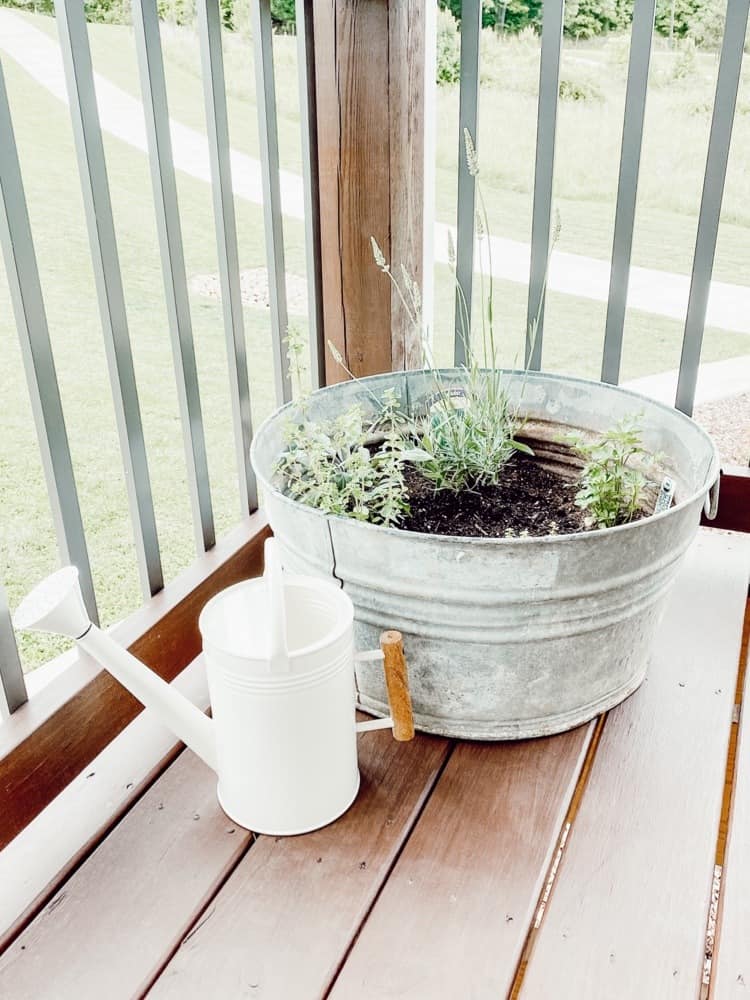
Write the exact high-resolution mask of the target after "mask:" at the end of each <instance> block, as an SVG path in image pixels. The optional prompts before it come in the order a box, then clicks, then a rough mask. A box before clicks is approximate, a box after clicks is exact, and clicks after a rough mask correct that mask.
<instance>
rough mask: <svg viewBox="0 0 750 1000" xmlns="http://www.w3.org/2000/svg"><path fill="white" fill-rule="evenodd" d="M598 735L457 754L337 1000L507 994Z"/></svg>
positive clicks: (465, 748)
mask: <svg viewBox="0 0 750 1000" xmlns="http://www.w3.org/2000/svg"><path fill="white" fill-rule="evenodd" d="M592 728H593V723H591V724H590V725H589V726H584V727H581V728H580V729H577V730H574V731H573V732H569V733H564V734H563V735H561V736H554V737H548V738H546V739H540V740H526V741H523V742H518V743H495V744H478V743H474V744H472V743H463V744H460V745H459V746H458V747H457V748H456V750H455V751H454V752H453V755H452V756H451V759H450V762H449V763H448V766H447V767H446V769H445V771H444V772H443V774H442V776H441V779H440V782H439V784H438V786H437V788H436V789H435V791H434V792H433V795H432V797H431V798H430V801H429V803H428V805H427V807H426V809H425V811H424V813H423V815H422V817H421V818H420V821H419V823H418V824H417V827H416V829H415V831H414V833H413V834H412V836H411V838H410V840H409V842H408V844H407V845H406V848H405V849H404V852H403V854H402V855H401V857H400V859H399V861H398V863H397V865H396V867H395V869H394V871H393V873H392V875H391V877H390V878H389V880H388V883H387V885H386V886H385V888H384V890H383V892H382V894H381V896H380V898H379V899H378V902H377V903H376V905H375V907H374V909H373V911H372V913H371V914H370V916H369V918H368V920H367V923H366V924H365V926H364V928H363V929H362V932H361V933H360V935H359V937H358V939H357V942H356V944H355V946H354V948H353V950H352V952H351V954H350V956H349V958H348V959H347V961H346V964H345V965H344V967H343V969H342V971H341V974H340V976H339V978H338V980H337V982H336V985H335V987H334V989H333V991H332V993H331V996H332V998H334V1000H345V998H352V1000H354V998H357V1000H367V998H374V997H399V998H404V1000H406V998H409V1000H423V998H429V1000H443V998H444V1000H457V998H459V997H471V998H473V1000H484V998H487V1000H496V998H498V997H501V996H504V995H505V994H506V992H507V990H508V989H509V988H510V985H511V983H512V981H513V976H514V973H515V969H516V965H517V963H518V960H519V957H520V954H521V950H522V948H523V945H524V942H525V940H526V935H527V933H528V930H529V927H530V924H531V922H532V920H533V918H534V912H535V910H536V907H537V903H538V900H539V895H540V891H541V889H542V888H543V885H544V880H545V876H546V873H547V869H548V867H549V864H550V860H551V858H552V857H553V855H554V852H555V850H556V848H557V843H558V838H559V835H560V829H561V827H562V824H563V820H564V818H565V814H566V811H567V809H568V806H569V804H570V800H571V796H572V794H573V791H574V789H575V785H576V781H577V779H578V776H579V773H580V770H581V767H582V764H583V761H584V757H585V753H586V750H587V747H588V745H589V740H590V738H591V733H592Z"/></svg>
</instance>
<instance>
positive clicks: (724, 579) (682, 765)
mask: <svg viewBox="0 0 750 1000" xmlns="http://www.w3.org/2000/svg"><path fill="white" fill-rule="evenodd" d="M749 563H750V547H749V546H748V540H747V539H746V538H745V537H744V536H741V535H729V534H725V533H718V532H717V533H712V532H710V531H702V532H701V533H700V535H699V538H698V540H697V542H696V544H695V545H694V546H693V548H692V549H691V550H690V552H689V553H688V556H687V557H686V561H685V564H684V565H683V567H682V569H681V571H680V574H679V577H678V580H677V582H676V585H675V588H674V590H673V592H672V595H671V597H670V600H669V605H668V608H667V612H666V614H665V617H664V620H663V623H662V626H661V629H660V632H659V635H658V637H657V640H656V644H655V648H654V652H653V656H652V662H651V666H650V669H649V673H648V676H647V679H646V681H645V682H644V684H643V686H642V687H641V689H640V690H639V691H638V692H636V694H634V695H633V696H632V697H631V698H630V699H628V701H626V702H625V703H624V704H623V705H621V706H619V707H618V708H616V709H613V710H612V711H611V712H610V714H609V717H608V719H607V723H606V725H605V727H604V732H603V735H602V739H601V743H600V745H599V749H598V752H597V755H596V759H595V761H594V765H593V768H592V770H591V774H590V777H589V782H588V786H587V789H586V793H585V795H584V796H583V799H582V802H581V805H580V809H579V811H578V815H577V817H576V820H575V823H574V824H573V828H572V831H571V834H570V836H569V838H568V844H567V848H566V851H565V854H564V856H563V859H562V863H561V865H560V868H559V871H558V875H557V880H556V882H555V886H554V888H553V892H552V897H551V900H550V903H549V905H548V907H547V911H546V913H545V917H544V920H543V922H542V925H541V929H540V931H539V934H538V937H537V940H536V943H535V947H534V949H533V951H532V953H531V957H530V961H529V964H528V968H527V970H526V973H525V977H524V980H523V985H522V988H521V991H520V995H521V998H522V1000H548V998H549V997H555V1000H566V998H571V1000H573V998H575V1000H586V998H591V1000H601V998H602V997H606V998H607V1000H620V998H622V1000H625V998H627V1000H632V998H633V997H654V998H656V997H658V998H659V1000H670V998H674V1000H685V998H686V997H696V996H697V995H698V990H699V987H700V980H701V975H702V967H703V958H704V949H705V934H706V923H707V916H708V909H709V903H710V893H711V881H712V876H713V868H714V857H715V851H716V839H717V834H718V828H719V816H720V812H721V802H722V793H723V779H724V766H725V762H726V755H727V745H728V739H729V730H730V724H731V717H732V706H733V702H734V690H735V678H736V674H737V663H738V654H739V646H740V634H741V626H742V617H743V609H744V605H745V600H746V596H747V584H748V565H749Z"/></svg>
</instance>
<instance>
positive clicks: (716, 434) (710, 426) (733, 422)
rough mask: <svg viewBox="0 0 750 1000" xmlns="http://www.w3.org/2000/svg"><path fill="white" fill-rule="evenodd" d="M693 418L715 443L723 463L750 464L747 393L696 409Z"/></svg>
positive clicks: (749, 417)
mask: <svg viewBox="0 0 750 1000" xmlns="http://www.w3.org/2000/svg"><path fill="white" fill-rule="evenodd" d="M693 416H694V418H695V420H696V421H697V422H698V423H699V424H700V425H701V426H702V427H705V429H706V430H707V431H708V433H709V434H710V435H711V437H712V438H713V439H714V441H715V442H716V447H717V448H718V449H719V455H720V456H721V460H722V462H723V463H725V464H727V465H748V464H749V463H750V393H743V394H742V395H741V396H730V397H729V398H728V399H720V400H717V401H716V402H714V403H704V404H703V405H702V406H696V408H695V413H694V414H693Z"/></svg>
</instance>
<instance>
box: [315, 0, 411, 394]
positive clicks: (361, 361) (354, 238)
mask: <svg viewBox="0 0 750 1000" xmlns="http://www.w3.org/2000/svg"><path fill="white" fill-rule="evenodd" d="M424 25H425V0H320V2H319V3H317V2H316V4H315V5H314V28H315V32H314V33H315V93H316V102H317V125H318V164H319V176H320V232H321V240H320V242H321V258H322V260H321V273H322V281H323V289H324V307H323V312H324V324H325V336H326V339H327V340H330V341H331V342H332V343H333V344H334V345H335V346H336V348H337V349H338V350H339V351H340V352H341V354H342V355H343V356H344V358H345V359H346V360H347V363H348V366H349V368H350V369H351V370H352V371H353V372H354V374H355V375H357V376H363V375H372V374H375V373H377V372H384V371H391V370H395V369H401V368H404V367H405V366H407V365H414V364H416V363H419V362H420V360H421V337H420V336H419V333H418V332H417V331H415V330H414V329H413V327H412V324H411V322H410V321H409V319H408V316H407V313H406V311H405V309H404V308H403V306H402V304H401V301H400V299H399V297H398V294H397V293H396V292H395V291H394V289H393V286H392V285H391V283H390V281H389V280H388V278H387V276H386V275H384V274H381V273H380V271H379V270H378V268H377V267H376V265H375V262H374V260H373V252H372V247H371V245H370V238H371V237H374V238H375V239H376V240H377V242H378V244H379V246H380V248H381V249H382V251H383V253H384V255H385V257H386V259H387V260H389V261H391V259H392V258H393V261H394V267H395V271H394V273H396V274H400V266H401V265H403V266H404V267H405V268H406V269H407V271H409V272H410V273H411V274H412V276H413V278H414V279H415V280H416V281H417V283H418V284H419V285H421V283H422V262H423V261H422V258H423V242H424V226H423V201H424V109H425V104H424V69H423V67H424V45H425V30H424ZM346 377H347V376H346V373H345V372H344V371H343V370H342V369H341V367H340V366H339V365H338V364H337V362H336V361H335V359H334V358H333V357H332V356H331V355H330V352H328V356H327V358H326V378H327V381H328V382H329V383H331V382H339V381H341V380H342V379H344V378H346Z"/></svg>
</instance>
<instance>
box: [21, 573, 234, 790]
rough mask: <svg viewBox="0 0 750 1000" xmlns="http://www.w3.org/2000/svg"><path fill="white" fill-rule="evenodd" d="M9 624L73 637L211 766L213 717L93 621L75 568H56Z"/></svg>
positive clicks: (213, 755) (212, 765)
mask: <svg viewBox="0 0 750 1000" xmlns="http://www.w3.org/2000/svg"><path fill="white" fill-rule="evenodd" d="M13 624H14V625H15V627H16V628H18V629H29V630H32V631H38V632H53V633H56V634H58V635H66V636H69V637H70V638H71V639H75V640H76V642H77V643H78V645H79V646H80V648H81V649H83V650H84V651H85V652H87V653H88V654H89V655H90V656H92V657H93V658H94V659H95V660H96V661H97V662H98V663H100V664H101V665H102V666H103V667H105V668H106V670H108V671H109V673H110V674H112V676H113V677H114V678H115V679H116V680H118V681H119V682H120V684H122V685H123V687H125V688H127V689H128V691H130V693H131V694H133V695H134V696H135V697H136V698H137V699H138V701H140V702H141V703H142V704H143V705H145V706H146V707H147V708H150V709H152V711H153V712H154V713H155V714H156V716H157V717H158V718H159V719H160V720H161V721H162V722H163V723H164V724H165V725H166V726H168V727H169V728H170V729H171V730H172V732H173V733H174V734H175V735H176V736H177V737H179V739H181V740H182V741H183V743H186V744H187V745H188V746H189V747H190V749H191V750H193V751H194V752H195V753H197V754H198V756H199V757H201V758H202V759H203V760H204V761H205V762H206V764H208V766H209V767H210V768H212V769H213V770H214V771H215V770H216V768H217V762H216V737H215V735H214V723H213V722H212V720H211V719H209V718H208V716H206V715H204V714H203V712H201V711H200V709H198V708H196V706H195V705H193V703H192V702H191V701H189V700H188V699H187V698H185V697H183V695H181V694H179V693H178V692H177V691H176V690H175V689H174V688H173V687H171V686H170V685H169V684H167V683H166V681H164V680H162V678H161V677H159V675H158V674H156V673H154V671H153V670H151V669H149V667H147V666H146V665H145V664H144V663H141V661H140V660H137V659H136V658H135V657H134V656H133V655H132V654H131V653H129V652H128V651H127V650H126V649H123V647H122V646H120V645H118V644H117V643H116V642H115V641H114V639H112V638H111V636H109V635H107V634H106V632H102V630H101V629H100V628H97V626H96V625H94V624H92V622H91V621H90V619H89V616H88V612H87V611H86V607H85V605H84V603H83V597H82V595H81V590H80V586H79V583H78V570H77V569H76V568H75V566H66V567H65V568H64V569H61V570H58V572H57V573H53V574H52V576H49V577H47V579H46V580H43V581H42V582H41V583H40V584H39V585H38V586H37V587H35V588H34V590H32V591H31V593H30V594H29V595H28V596H27V597H26V598H24V600H23V601H22V602H21V604H20V605H19V607H18V610H17V611H16V613H15V615H14V616H13Z"/></svg>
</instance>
